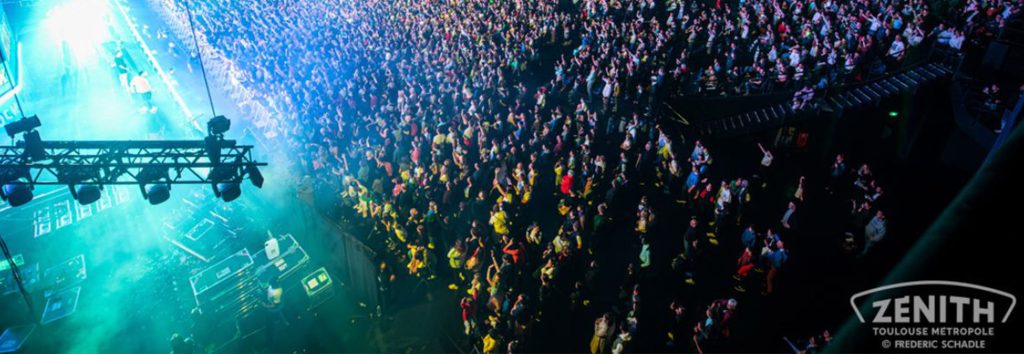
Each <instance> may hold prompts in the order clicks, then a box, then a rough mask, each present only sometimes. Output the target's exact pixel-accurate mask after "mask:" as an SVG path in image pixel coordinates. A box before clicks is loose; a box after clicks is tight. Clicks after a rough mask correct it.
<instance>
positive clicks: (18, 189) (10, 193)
mask: <svg viewBox="0 0 1024 354" xmlns="http://www.w3.org/2000/svg"><path fill="white" fill-rule="evenodd" d="M0 197H3V199H4V200H6V201H7V203H8V204H10V205H11V206H12V207H19V206H22V205H25V204H27V203H28V202H31V201H32V198H34V197H35V196H34V195H33V194H32V186H30V185H27V184H5V185H4V187H3V189H2V190H0Z"/></svg>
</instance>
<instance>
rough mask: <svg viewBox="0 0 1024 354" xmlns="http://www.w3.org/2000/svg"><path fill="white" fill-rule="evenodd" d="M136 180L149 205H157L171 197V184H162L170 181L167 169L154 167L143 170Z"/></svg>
mask: <svg viewBox="0 0 1024 354" xmlns="http://www.w3.org/2000/svg"><path fill="white" fill-rule="evenodd" d="M135 179H136V180H137V181H139V189H141V190H142V197H143V198H145V199H147V200H149V204H153V205H157V204H160V203H163V202H165V201H167V199H168V198H170V197H171V192H170V190H171V186H170V184H168V183H166V182H163V183H161V181H169V180H170V176H169V175H168V174H167V168H159V167H152V166H150V167H146V168H143V169H142V171H139V175H138V176H136V177H135Z"/></svg>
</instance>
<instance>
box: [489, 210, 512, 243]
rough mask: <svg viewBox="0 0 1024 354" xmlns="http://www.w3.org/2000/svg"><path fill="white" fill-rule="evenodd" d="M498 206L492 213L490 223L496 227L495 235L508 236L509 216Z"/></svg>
mask: <svg viewBox="0 0 1024 354" xmlns="http://www.w3.org/2000/svg"><path fill="white" fill-rule="evenodd" d="M501 205H502V204H500V203H499V204H498V205H496V206H495V207H494V210H493V211H491V220H490V221H489V222H488V223H490V224H491V226H493V227H494V233H495V234H497V235H498V236H505V235H508V219H507V218H508V215H507V214H505V210H504V208H503V207H502V206H501Z"/></svg>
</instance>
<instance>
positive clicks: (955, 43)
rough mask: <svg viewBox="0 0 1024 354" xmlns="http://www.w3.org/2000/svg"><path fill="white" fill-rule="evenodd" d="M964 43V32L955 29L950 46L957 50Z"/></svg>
mask: <svg viewBox="0 0 1024 354" xmlns="http://www.w3.org/2000/svg"><path fill="white" fill-rule="evenodd" d="M963 45H964V34H963V32H960V31H954V32H953V37H951V38H950V39H949V47H950V48H953V49H955V50H957V51H959V50H960V47H962V46H963Z"/></svg>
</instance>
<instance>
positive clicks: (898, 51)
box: [888, 34, 906, 60]
mask: <svg viewBox="0 0 1024 354" xmlns="http://www.w3.org/2000/svg"><path fill="white" fill-rule="evenodd" d="M904 49H906V46H905V45H904V44H903V36H900V35H898V34H897V35H896V39H895V40H893V41H892V45H891V46H889V54H888V55H889V57H891V58H893V59H896V60H902V59H903V54H904Z"/></svg>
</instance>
